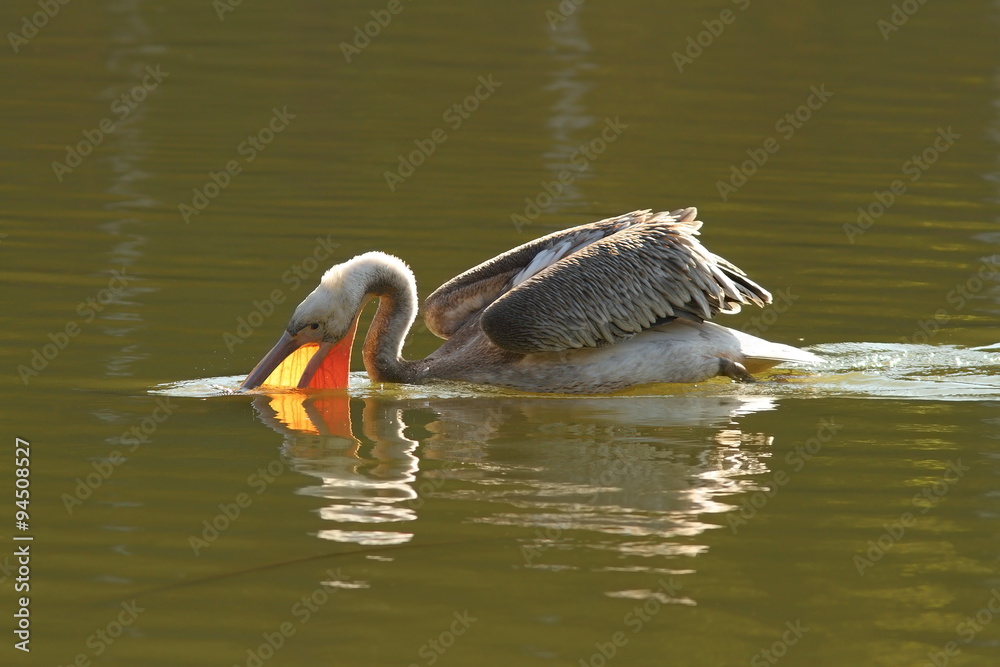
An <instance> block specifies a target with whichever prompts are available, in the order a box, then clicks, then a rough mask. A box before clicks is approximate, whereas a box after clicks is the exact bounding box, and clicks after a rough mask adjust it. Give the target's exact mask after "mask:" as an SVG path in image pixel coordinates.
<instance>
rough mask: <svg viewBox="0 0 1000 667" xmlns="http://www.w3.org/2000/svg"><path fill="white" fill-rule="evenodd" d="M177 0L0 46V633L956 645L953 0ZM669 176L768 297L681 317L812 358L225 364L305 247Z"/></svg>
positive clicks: (63, 637)
mask: <svg viewBox="0 0 1000 667" xmlns="http://www.w3.org/2000/svg"><path fill="white" fill-rule="evenodd" d="M217 5H218V3H216V5H213V4H212V3H208V2H187V1H184V2H175V3H170V4H168V5H156V4H150V3H144V2H140V1H138V0H132V1H129V0H125V1H119V2H114V3H96V4H94V3H92V4H82V5H79V6H78V5H76V4H74V3H70V4H67V5H61V6H60V9H59V12H58V13H57V14H56V15H55V16H53V17H51V18H49V19H48V20H47V22H46V24H45V25H44V26H43V27H42V28H39V29H38V32H37V34H34V35H33V36H30V37H28V38H26V43H21V42H19V41H18V42H17V47H18V49H17V52H16V53H15V49H14V47H13V46H12V45H11V43H10V38H9V37H8V46H9V47H10V48H11V50H10V51H9V52H8V54H7V57H6V58H4V59H2V61H0V68H2V71H3V75H4V76H5V81H7V82H8V85H7V91H8V92H7V95H6V97H5V101H6V103H5V104H4V105H2V106H0V114H2V117H3V118H2V120H3V123H2V127H3V128H4V133H5V134H4V136H5V139H4V141H3V146H4V150H3V151H2V152H0V172H2V176H3V177H2V178H0V183H3V185H2V186H0V188H2V191H3V193H4V195H5V196H4V203H5V207H4V213H3V220H4V224H3V228H2V230H0V231H2V232H3V233H4V234H5V235H6V236H4V237H3V238H2V240H0V253H2V257H3V258H4V260H5V261H4V264H3V269H2V271H3V274H4V278H5V285H6V293H7V294H8V295H9V296H8V302H9V303H10V304H11V306H10V307H8V308H7V309H5V311H4V313H3V314H2V315H0V317H2V318H3V319H4V327H3V331H4V332H5V336H6V340H7V344H6V345H5V346H4V348H3V350H2V352H0V354H2V355H3V358H4V363H5V365H6V367H7V368H8V370H9V372H10V374H11V375H10V382H9V383H8V384H7V387H8V389H7V391H6V392H5V394H4V396H3V398H4V405H5V412H4V414H5V424H7V433H8V438H9V442H11V448H10V452H11V456H10V457H7V458H5V459H3V463H2V473H0V474H2V475H4V476H5V478H6V479H8V480H12V479H13V472H12V467H13V449H14V447H13V440H14V438H15V437H20V438H24V439H27V440H28V441H29V442H30V443H31V498H30V501H31V504H30V530H29V531H26V533H30V534H31V535H33V536H34V538H35V539H34V542H32V562H31V582H30V583H31V590H30V595H31V605H30V612H31V620H32V625H31V627H32V638H31V648H32V651H31V654H30V655H25V654H22V653H21V652H18V651H16V649H14V648H13V646H9V647H8V648H7V649H5V650H7V651H10V654H11V655H12V656H13V657H11V658H7V661H8V662H11V664H14V662H16V663H17V664H43V663H44V664H61V665H68V664H71V663H73V661H74V660H76V659H78V657H79V656H82V658H80V660H81V661H84V660H89V661H91V663H92V664H107V665H161V664H162V665H178V664H184V665H202V664H205V665H209V664H213V665H214V664H227V665H254V664H257V662H255V661H258V660H259V661H260V663H261V664H264V665H304V664H308V665H311V664H324V665H325V664H336V665H383V664H402V665H411V664H416V665H430V664H441V665H445V664H454V665H464V664H487V665H490V664H497V665H508V664H539V665H542V664H553V665H580V664H584V665H588V664H589V665H594V666H597V665H601V664H605V663H607V664H608V665H611V664H623V665H626V664H627V665H662V664H668V665H669V664H695V665H702V664H703V665H722V664H725V665H728V664H748V663H749V664H777V663H781V664H789V665H795V664H801V665H827V664H829V665H842V664H873V665H882V664H884V665H899V664H914V665H921V664H933V662H932V661H934V662H936V663H937V664H944V663H945V662H946V663H947V664H968V665H991V664H995V663H996V662H997V656H998V655H1000V653H998V651H1000V646H998V642H1000V623H997V622H996V621H995V619H994V612H993V611H992V609H991V608H990V605H991V604H992V606H993V607H996V606H997V604H996V602H992V603H991V600H994V599H995V598H994V596H997V595H998V594H997V591H998V590H1000V575H998V572H1000V569H998V565H997V538H998V532H997V528H996V525H997V523H996V522H997V517H998V513H1000V501H998V495H997V491H996V489H997V475H998V472H1000V463H998V459H997V446H996V443H997V434H998V433H1000V431H998V426H997V416H996V407H997V402H998V391H1000V390H998V388H1000V378H998V377H997V376H998V367H1000V349H998V348H997V339H998V335H997V327H996V325H995V321H996V315H997V313H998V298H997V297H998V289H997V280H996V274H997V271H996V266H997V252H998V247H997V243H998V240H1000V237H998V235H997V231H996V224H997V219H998V216H997V210H996V201H997V180H998V179H997V162H996V159H997V143H996V140H995V136H996V128H997V116H996V108H997V107H996V104H997V89H996V81H997V65H996V63H997V55H998V49H997V43H998V42H997V39H996V28H995V25H996V19H997V9H996V6H995V4H992V3H989V2H985V1H982V0H968V1H961V2H951V3H933V2H928V3H925V4H923V5H920V7H919V10H918V11H917V12H916V13H915V14H913V15H912V16H911V17H909V18H908V19H907V20H906V22H905V23H902V24H901V26H899V27H900V29H899V30H898V31H891V30H889V29H888V28H886V27H885V25H884V24H883V25H881V28H880V24H879V23H878V21H880V20H886V21H890V24H891V20H892V13H893V7H892V3H886V4H885V5H884V6H883V5H881V4H878V3H876V4H871V3H861V2H844V3H838V4H835V5H834V4H829V3H818V2H811V3H810V2H807V3H801V2H800V3H792V2H777V3H757V2H743V1H742V0H741V1H740V2H732V3H722V4H712V3H701V2H698V3H688V4H686V5H685V6H683V7H681V6H676V7H675V6H671V5H663V6H655V7H654V6H647V5H644V4H640V3H635V2H619V3H615V4H613V5H611V4H607V3H605V4H601V3H597V4H591V3H584V4H583V5H581V6H580V7H579V8H578V9H577V10H576V11H574V12H572V13H568V14H567V15H566V16H565V17H563V16H562V15H559V14H558V12H559V5H558V4H557V3H551V4H545V3H542V4H536V3H527V2H515V3H506V4H503V5H499V4H498V5H475V6H472V5H469V4H468V3H457V2H443V3H437V4H429V5H425V4H421V3H416V2H415V3H405V4H403V5H401V6H402V7H403V9H402V11H401V12H400V13H398V14H396V15H392V18H391V21H390V22H389V23H388V24H387V25H385V26H384V27H381V28H380V30H379V31H378V35H377V36H375V37H373V38H371V40H370V43H368V44H367V45H364V46H363V47H357V46H355V47H354V48H357V49H358V50H359V52H358V53H354V52H353V51H351V49H349V48H348V49H346V51H347V53H348V55H350V56H351V61H350V62H347V59H346V57H345V48H344V47H342V46H341V43H342V42H343V43H347V44H351V43H353V41H354V39H355V36H356V33H355V27H356V26H359V27H360V28H361V29H362V30H363V29H364V26H365V24H366V22H369V21H372V20H373V18H372V14H371V12H372V11H375V12H376V13H378V12H380V11H382V10H384V9H385V8H386V5H385V4H374V5H371V4H364V3H357V2H347V3H338V4H337V6H326V5H316V4H308V3H301V2H292V3H284V4H281V5H273V6H272V5H263V4H260V3H257V4H255V3H241V4H239V5H237V6H235V7H233V8H232V9H233V11H231V12H228V11H227V12H225V13H224V14H223V15H222V18H223V19H224V20H220V17H219V15H218V14H217V11H219V10H218V8H217ZM567 6H568V5H567ZM723 9H729V10H730V11H732V15H728V14H727V15H725V16H722V15H721V14H720V12H722V11H723ZM37 11H39V9H38V5H37V4H34V3H29V2H20V3H13V4H11V5H10V6H5V7H4V8H3V9H0V25H3V26H6V27H7V30H6V31H5V33H6V32H7V31H12V32H19V31H22V30H23V24H22V17H24V16H29V17H30V16H31V15H32V14H33V13H34V12H37ZM547 11H553V12H557V14H552V15H547V14H546V12H547ZM379 16H382V17H383V19H384V15H381V14H379ZM556 16H558V18H553V17H556ZM561 18H565V19H566V20H559V19H561ZM723 19H725V20H728V23H723V24H722V26H723V27H722V28H720V27H719V25H718V24H717V23H714V21H723ZM729 19H731V20H729ZM550 21H552V22H553V23H554V24H555V26H556V27H555V29H552V28H551V27H550ZM705 21H707V22H709V25H708V26H706V25H705V23H703V22H705ZM897 21H899V22H901V19H900V18H899V17H897ZM713 27H714V28H715V30H716V32H719V34H718V35H714V36H713V35H711V32H709V33H707V34H704V35H701V36H700V37H699V33H702V32H703V31H710V30H711V29H712V28H713ZM720 30H721V32H720ZM371 32H375V30H374V29H373V28H372V29H371ZM883 32H885V36H884V35H883ZM25 34H27V33H25ZM689 37H691V38H692V39H694V40H697V39H699V38H700V39H701V40H702V42H703V44H707V46H704V45H703V46H702V50H701V52H698V50H697V49H694V48H692V49H691V50H690V51H687V49H688V48H689V42H688V38H689ZM709 42H710V43H709ZM358 43H359V44H361V41H359V42H358ZM675 52H677V53H681V54H685V52H687V54H688V55H687V56H686V57H688V58H690V60H691V61H690V62H687V61H684V60H683V58H681V59H680V60H678V58H677V57H675V56H674V53H675ZM678 62H680V65H681V67H680V68H679V67H678ZM679 69H680V70H682V71H679ZM123 95H125V98H124V99H123V98H122V96H123ZM140 98H141V99H140ZM456 104H457V105H459V109H458V110H456V109H455V105H456ZM810 104H811V106H810ZM123 105H124V106H123ZM790 113H791V114H793V116H792V120H789V119H788V118H787V114H790ZM796 113H798V114H799V116H798V118H796V117H795V114H796ZM105 120H107V122H106V123H104V126H103V127H105V128H107V127H109V125H108V123H111V124H112V126H113V131H111V132H105V131H104V130H101V127H102V122H103V121H105ZM251 137H252V139H251ZM435 137H436V139H435ZM442 137H444V140H443V141H441V138H442ZM98 139H99V141H98ZM80 142H85V143H84V145H83V146H82V148H81V149H80V150H79V151H78V153H83V152H86V151H87V149H88V148H90V151H89V152H88V154H87V155H81V156H80V158H79V162H76V159H75V158H72V156H68V155H67V148H66V146H67V145H72V146H74V150H75V149H76V148H79V146H78V144H79V143H80ZM86 142H89V143H90V144H94V145H93V146H89V145H88V144H87V143H86ZM255 142H256V145H255ZM428 142H430V143H428ZM431 145H433V153H431V154H429V155H423V154H417V157H416V159H413V160H411V159H410V158H411V157H412V154H413V151H417V150H420V147H421V146H423V147H425V149H426V150H424V152H429V150H430V149H429V148H426V147H428V146H431ZM251 156H252V157H253V159H252V160H251V159H250V158H251ZM400 156H403V157H402V158H400ZM765 157H766V160H765ZM915 157H916V160H915V159H914V158H915ZM401 160H402V162H401ZM747 160H751V162H750V163H747ZM754 160H756V161H754ZM418 161H419V162H421V164H418V165H416V164H414V163H415V162H418ZM54 162H58V163H60V164H62V165H65V168H64V167H61V166H54V165H53V163H54ZM758 163H761V164H758ZM921 165H922V166H921ZM411 166H412V168H413V171H412V173H410V171H409V169H410V167H411ZM925 167H926V168H925ZM66 168H68V169H69V171H66ZM563 171H567V172H568V176H566V177H564V178H563V179H562V182H560V173H561V172H563ZM387 173H388V174H389V176H387ZM400 179H401V180H400ZM744 179H745V180H744ZM555 183H559V186H557V185H555ZM720 184H721V185H720ZM894 184H895V190H894V189H893V188H894ZM560 187H561V192H559V189H560ZM196 191H197V192H196ZM553 192H555V193H556V196H555V197H553V196H552V193H553ZM182 205H183V206H182ZM688 205H696V206H698V207H699V209H700V211H701V217H702V219H704V220H705V226H704V228H703V234H702V240H703V241H704V243H705V244H706V245H707V246H708V247H709V248H710V249H711V250H713V251H714V252H717V253H718V254H721V255H722V256H724V257H727V258H728V259H730V260H732V261H733V262H735V263H736V264H737V265H739V266H741V267H742V268H744V269H745V270H746V271H747V272H748V273H749V274H750V275H751V276H752V277H753V278H754V279H755V280H757V281H758V282H760V283H761V284H762V285H764V286H765V287H767V288H768V289H770V290H771V291H772V292H773V293H774V294H775V295H776V297H777V298H776V303H775V305H774V306H772V307H771V308H770V309H767V310H765V311H754V310H752V309H749V308H747V309H745V310H744V313H742V314H740V315H738V316H735V317H728V318H726V320H725V321H724V322H723V323H724V324H727V325H728V326H733V327H735V328H742V329H745V330H748V331H750V332H752V333H756V334H758V335H761V336H763V337H765V338H768V339H771V340H776V341H780V342H783V343H787V344H792V345H798V346H802V347H806V348H807V349H809V350H811V351H813V352H815V353H816V354H818V355H820V356H821V357H822V358H823V359H824V360H825V362H824V365H823V366H822V367H821V368H819V369H817V370H816V371H815V372H808V373H807V372H802V371H795V370H792V369H780V370H778V371H776V372H774V373H772V374H768V375H766V376H764V377H762V378H761V382H759V383H757V384H754V385H735V384H731V383H729V382H725V381H722V380H721V379H720V380H714V381H711V382H706V383H702V384H699V385H696V386H694V385H677V386H673V385H657V386H652V387H642V388H638V389H635V390H632V391H628V392H624V393H623V394H621V395H617V396H612V397H572V398H566V397H538V396H526V395H523V394H518V393H517V392H512V391H508V390H504V389H497V388H483V387H472V386H467V385H461V384H449V383H442V384H435V385H429V386H426V387H392V386H385V387H381V386H373V385H371V384H370V383H369V382H368V381H367V380H366V378H365V377H364V374H363V372H362V369H361V366H360V360H358V359H356V361H355V371H354V372H353V373H352V378H351V385H350V388H349V390H348V392H347V393H343V394H329V395H313V396H302V395H300V394H296V393H286V394H282V395H276V396H268V395H263V394H262V395H254V396H246V395H232V394H231V393H230V392H231V390H232V389H234V388H235V387H237V386H238V385H239V382H240V380H241V378H242V377H243V375H244V374H245V373H246V372H247V371H248V370H249V369H250V368H251V367H252V366H253V364H254V363H255V362H256V360H257V359H258V358H259V357H260V356H261V355H262V354H263V353H264V352H265V351H266V350H267V349H269V347H270V345H271V344H272V343H273V342H274V340H275V339H276V338H277V336H278V334H279V332H280V329H281V328H282V327H283V326H284V323H285V321H286V319H287V317H288V315H289V313H290V312H291V310H292V308H293V307H294V304H296V303H297V302H298V301H299V300H301V299H302V298H303V297H304V296H305V294H306V293H308V291H309V290H310V289H311V288H312V286H313V285H314V284H315V282H316V281H317V280H318V277H319V275H320V274H321V273H322V271H323V270H324V269H325V268H326V267H328V266H329V265H331V264H333V263H336V262H338V261H342V260H344V259H347V258H349V257H351V256H353V255H356V254H358V253H361V252H364V251H367V250H372V249H379V250H384V251H386V252H391V253H394V254H397V255H399V256H400V257H402V258H404V259H405V260H406V261H407V262H408V263H409V264H410V265H411V267H412V268H413V269H414V272H415V274H416V275H417V277H418V281H419V289H420V294H421V296H422V297H423V296H426V295H427V294H429V293H430V291H431V290H432V289H433V288H434V287H436V286H437V285H439V284H441V283H442V282H443V281H445V280H447V279H448V278H450V277H452V276H453V275H456V274H457V273H459V272H461V271H463V270H464V269H466V268H468V267H470V266H473V265H474V264H476V263H478V262H481V261H483V260H484V259H488V258H489V257H492V256H494V255H496V254H498V253H500V252H502V251H504V250H506V249H508V248H510V247H513V246H515V245H517V244H520V243H523V242H525V241H527V240H529V239H531V238H534V237H535V236H537V235H540V234H543V233H546V232H549V231H552V230H555V229H561V228H564V227H567V226H570V225H574V224H580V223H584V222H588V221H591V220H596V219H599V218H602V217H607V216H610V215H615V214H619V213H623V212H626V211H630V210H634V209H638V208H657V209H673V208H678V207H681V206H688ZM185 207H187V208H185ZM859 207H861V209H862V211H863V212H865V213H866V215H868V216H870V218H865V217H862V216H861V213H860V212H859V210H858V208H859ZM192 209H193V210H194V211H197V212H192ZM869 220H870V221H869ZM115 272H117V273H115ZM364 326H366V324H365V321H364V320H363V321H362V327H364ZM437 344H438V341H437V339H436V338H434V336H433V335H431V334H430V333H429V332H427V331H426V330H424V329H422V328H417V329H416V330H415V331H414V332H413V334H412V335H411V337H410V340H409V342H408V344H407V347H406V350H405V352H406V354H407V355H408V356H409V357H411V358H412V357H418V356H423V355H426V354H428V353H430V352H431V351H432V350H433V349H434V348H435V347H436V345H437ZM46 345H49V346H50V347H48V348H47V347H46ZM35 353H37V354H38V355H42V356H38V357H36V355H35ZM45 355H47V356H48V357H51V358H46V356H45ZM33 360H34V363H35V367H34V368H32V363H33ZM23 369H30V371H34V372H37V374H34V373H33V372H30V371H24V370H23ZM7 488H14V485H13V483H11V485H10V486H9V487H7ZM11 514H13V508H12V510H11ZM8 525H10V524H8ZM14 532H18V531H16V530H11V531H8V532H5V533H4V534H5V535H8V534H10V533H14ZM22 532H24V531H22ZM8 544H10V545H13V542H8ZM13 548H14V547H13V546H11V547H9V548H5V549H4V550H3V551H2V552H0V554H6V556H4V555H0V565H2V566H3V568H4V569H3V570H2V571H0V577H2V578H4V579H5V590H6V591H7V593H6V594H5V595H4V600H5V603H4V608H5V609H8V610H9V612H8V613H11V614H13V613H14V610H15V608H16V606H17V600H16V597H15V592H14V591H13V590H12V587H10V584H11V583H14V582H12V580H13V579H14V578H15V575H14V574H12V571H11V570H10V569H9V568H10V567H11V566H12V565H13V564H14V556H13V555H12V554H13ZM970 619H971V620H970ZM8 638H9V641H10V642H11V644H13V642H14V641H15V640H14V639H13V638H12V635H8ZM609 656H610V657H609Z"/></svg>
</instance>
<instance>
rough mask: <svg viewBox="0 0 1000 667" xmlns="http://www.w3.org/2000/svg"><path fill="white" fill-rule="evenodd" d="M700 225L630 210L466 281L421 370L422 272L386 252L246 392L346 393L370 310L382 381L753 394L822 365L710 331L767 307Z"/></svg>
mask: <svg viewBox="0 0 1000 667" xmlns="http://www.w3.org/2000/svg"><path fill="white" fill-rule="evenodd" d="M697 215H698V211H697V209H695V208H693V207H691V208H684V209H678V210H675V211H671V212H669V213H668V212H660V213H653V212H651V211H649V210H643V211H633V212H632V213H627V214H625V215H620V216H617V217H613V218H608V219H606V220H601V221H599V222H593V223H590V224H586V225H581V226H579V227H573V228H571V229H565V230H562V231H558V232H555V233H552V234H549V235H547V236H543V237H541V238H538V239H535V240H534V241H531V242H529V243H525V244H524V245H521V246H518V247H517V248H514V249H513V250H509V251H507V252H505V253H503V254H502V255H499V256H498V257H494V258H493V259H491V260H489V261H487V262H484V263H482V264H480V265H479V266H476V267H474V268H472V269H469V270H468V271H466V272H465V273H462V274H461V275H459V276H457V277H455V278H453V279H452V280H449V281H448V282H447V283H445V284H444V285H442V286H441V287H439V288H438V289H436V290H435V291H434V292H433V293H432V294H431V295H430V296H429V297H427V299H426V301H424V321H425V322H426V324H427V328H428V329H429V330H430V331H431V332H432V333H434V334H435V335H436V336H438V337H440V338H443V339H445V342H444V344H442V345H441V347H439V348H438V349H437V350H436V351H435V352H434V353H432V354H431V355H430V356H429V357H427V358H426V359H420V360H414V361H411V360H407V359H404V358H403V357H402V347H403V341H404V339H405V337H406V334H407V333H408V332H409V330H410V327H411V325H412V324H413V321H414V318H415V316H416V312H417V287H416V281H415V280H414V277H413V273H412V271H410V269H409V267H408V266H407V265H406V264H405V263H404V262H403V261H402V260H400V259H398V258H396V257H393V256H391V255H387V254H385V253H381V252H367V253H364V254H362V255H358V256H357V257H354V258H353V259H351V260H349V261H347V262H344V263H342V264H338V265H336V266H334V267H332V268H331V269H330V270H328V271H327V272H326V273H325V274H324V275H323V278H322V280H321V281H320V284H319V286H318V287H317V288H316V289H315V290H314V291H313V292H312V293H311V294H309V295H308V296H307V297H306V298H305V299H304V300H303V301H302V303H300V304H299V305H298V307H297V308H296V309H295V312H294V313H293V314H292V318H291V320H290V321H289V323H288V327H287V328H286V329H285V332H284V334H282V336H281V339H280V340H279V341H278V342H277V344H276V345H275V346H274V347H273V348H272V349H271V351H270V352H268V353H267V354H266V355H265V356H264V358H263V359H261V360H260V362H259V363H258V364H257V366H256V367H255V368H254V369H253V370H252V371H251V372H250V374H249V375H248V376H247V378H246V380H245V381H244V382H243V384H242V386H241V387H240V389H241V390H248V389H254V388H256V387H259V386H261V385H262V384H279V385H280V384H282V383H286V384H287V385H290V386H298V387H299V388H306V387H312V388H328V387H337V388H342V387H346V386H347V376H348V371H349V368H350V355H351V346H352V343H353V341H354V333H355V331H356V329H357V323H358V316H359V314H360V313H361V311H362V310H363V309H364V307H365V304H366V303H367V302H368V301H369V300H370V299H373V298H374V299H378V300H379V303H378V309H377V311H376V312H375V316H374V319H373V320H372V323H371V327H370V329H369V331H368V335H367V337H366V338H365V343H364V348H363V356H364V363H365V369H366V370H367V371H368V375H369V376H370V377H371V379H372V380H373V381H375V382H396V383H406V384H422V383H426V382H430V381H434V380H459V381H465V382H473V383H478V384H491V385H501V386H506V387H512V388H515V389H520V390H524V391H531V392H555V393H573V394H596V393H608V392H614V391H617V390H620V389H624V388H626V387H630V386H633V385H639V384H647V383H657V382H701V381H703V380H706V379H708V378H711V377H714V376H717V375H722V376H727V377H729V378H732V379H734V380H738V381H750V382H752V381H753V376H752V375H751V373H756V372H759V371H762V370H766V369H768V368H771V367H773V366H775V365H777V364H780V363H799V364H815V363H817V362H818V361H819V358H818V357H816V355H814V354H812V353H810V352H806V351H804V350H799V349H797V348H794V347H790V346H788V345H782V344H779V343H770V342H768V341H765V340H762V339H760V338H756V337H754V336H751V335H749V334H747V333H744V332H741V331H736V330H733V329H728V328H726V327H723V326H720V325H718V324H714V323H712V322H709V321H708V320H710V319H712V318H713V317H715V316H716V315H718V314H719V313H735V312H738V311H739V309H740V306H741V305H745V304H755V305H757V306H764V305H766V304H769V303H770V302H771V295H770V293H768V292H767V290H765V289H764V288H763V287H761V286H760V285H757V284H756V283H755V282H753V281H752V280H750V279H749V278H748V277H747V275H746V274H745V273H744V272H743V271H742V270H740V269H739V268H737V267H736V266H735V265H733V264H731V263H729V262H728V261H726V260H725V259H723V258H722V257H719V256H718V255H714V254H712V253H711V252H709V251H708V250H707V249H706V248H705V247H704V246H703V245H702V244H701V243H700V242H699V241H698V239H697V238H696V237H697V235H698V234H699V231H698V230H699V229H700V228H701V226H702V223H701V221H699V220H697ZM305 350H308V351H309V354H310V355H311V357H309V360H308V363H305V362H304V361H302V362H300V364H299V366H298V369H296V370H293V371H291V372H292V373H293V375H292V376H291V377H288V373H287V372H286V373H285V375H284V378H283V379H282V378H281V377H279V376H280V372H279V371H281V369H279V366H283V363H282V362H285V361H286V360H287V358H288V357H290V355H292V354H293V353H296V352H297V351H298V352H300V353H301V352H303V351H305ZM300 356H301V355H300ZM303 364H304V370H303V368H302V365H303ZM299 373H301V375H299ZM296 377H297V378H298V379H297V382H296V381H295V380H296Z"/></svg>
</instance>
